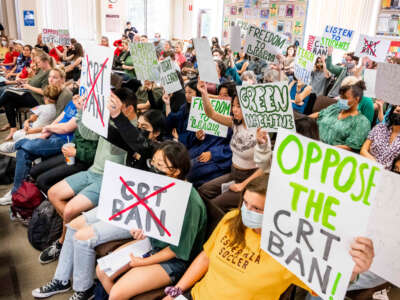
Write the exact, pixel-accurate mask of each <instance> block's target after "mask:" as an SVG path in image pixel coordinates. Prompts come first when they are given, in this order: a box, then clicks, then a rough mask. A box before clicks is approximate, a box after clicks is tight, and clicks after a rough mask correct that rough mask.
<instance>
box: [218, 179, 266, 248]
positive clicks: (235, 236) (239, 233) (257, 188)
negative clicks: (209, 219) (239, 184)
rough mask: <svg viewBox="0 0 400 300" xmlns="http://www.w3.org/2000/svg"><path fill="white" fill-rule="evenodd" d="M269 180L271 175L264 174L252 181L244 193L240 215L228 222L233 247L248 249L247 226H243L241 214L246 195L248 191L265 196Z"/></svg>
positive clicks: (241, 199) (239, 207) (240, 203)
mask: <svg viewBox="0 0 400 300" xmlns="http://www.w3.org/2000/svg"><path fill="white" fill-rule="evenodd" d="M268 180H269V174H263V175H261V176H258V177H256V178H254V179H253V180H251V181H250V182H249V183H248V184H247V185H246V187H245V188H244V190H243V191H242V194H241V196H240V202H239V206H238V209H239V212H238V214H237V215H235V216H234V217H232V218H230V219H228V220H227V221H226V224H227V225H228V228H229V229H228V231H229V234H230V236H231V237H232V242H231V246H234V245H237V246H239V247H243V246H244V247H246V241H245V239H244V238H245V231H246V226H244V224H243V221H242V212H241V207H242V205H243V195H244V193H245V192H246V191H250V192H254V193H257V194H260V195H265V194H266V192H267V185H268Z"/></svg>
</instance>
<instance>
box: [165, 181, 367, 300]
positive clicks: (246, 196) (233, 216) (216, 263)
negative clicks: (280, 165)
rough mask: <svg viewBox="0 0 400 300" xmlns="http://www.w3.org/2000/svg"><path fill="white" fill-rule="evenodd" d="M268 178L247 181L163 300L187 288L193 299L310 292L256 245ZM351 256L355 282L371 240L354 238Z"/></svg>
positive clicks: (269, 299) (364, 265) (267, 297)
mask: <svg viewBox="0 0 400 300" xmlns="http://www.w3.org/2000/svg"><path fill="white" fill-rule="evenodd" d="M268 179H269V176H268V175H266V174H265V175H263V176H259V177H256V178H254V179H252V180H251V181H250V182H249V183H248V184H247V185H246V187H245V189H244V190H243V192H242V196H241V199H240V202H239V206H238V208H237V209H235V210H233V211H231V212H229V213H228V214H226V215H225V217H224V218H223V219H222V220H221V221H220V222H219V224H218V226H217V227H216V228H215V230H214V232H213V233H212V235H211V237H210V238H209V239H208V241H207V242H206V243H205V244H204V247H203V251H202V252H201V253H200V254H199V256H197V258H196V259H195V260H194V261H193V263H192V264H191V265H190V267H189V269H188V270H187V271H186V273H185V275H184V276H183V277H182V278H181V280H179V282H178V283H177V284H176V285H175V286H174V287H171V288H168V289H166V294H167V296H166V297H164V298H163V300H172V299H173V298H174V297H176V296H177V295H182V294H183V293H184V292H187V291H189V290H190V289H191V291H190V292H188V293H186V294H185V296H186V297H188V299H194V300H203V299H235V298H236V299H241V300H247V299H265V300H276V299H279V297H280V295H281V294H283V293H284V292H285V290H286V289H287V288H288V287H289V286H290V285H291V284H295V285H298V286H300V287H302V288H304V289H306V290H310V289H309V288H308V287H307V286H306V285H305V284H304V283H303V282H302V281H300V280H299V279H298V278H297V277H296V276H295V275H294V274H293V273H291V272H290V271H289V270H288V269H286V268H285V267H284V266H283V265H281V264H280V263H279V262H277V261H276V260H275V259H274V258H273V257H272V256H270V255H269V254H267V253H266V252H264V251H263V250H261V248H260V242H261V227H262V219H263V213H264V206H265V202H266V196H265V195H266V189H267V188H266V187H267V185H268ZM349 254H350V255H351V256H352V257H353V261H354V262H355V264H356V265H355V267H354V269H353V276H352V280H355V279H356V277H357V275H358V274H360V273H362V272H365V271H367V270H368V269H369V267H370V266H371V263H372V260H373V257H374V249H373V244H372V241H371V240H370V239H368V238H362V237H359V238H356V239H355V241H354V242H353V243H352V245H351V249H350V251H349ZM228 274H229V275H228Z"/></svg>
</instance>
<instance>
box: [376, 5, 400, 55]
mask: <svg viewBox="0 0 400 300" xmlns="http://www.w3.org/2000/svg"><path fill="white" fill-rule="evenodd" d="M376 35H378V36H384V37H386V38H388V39H391V40H392V42H391V44H390V47H389V55H390V56H396V57H400V0H381V7H380V10H379V14H378V22H377V25H376ZM394 39H396V40H394Z"/></svg>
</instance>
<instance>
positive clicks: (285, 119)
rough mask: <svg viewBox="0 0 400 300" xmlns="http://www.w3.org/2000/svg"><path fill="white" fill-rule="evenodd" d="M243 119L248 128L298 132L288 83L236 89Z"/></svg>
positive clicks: (256, 85)
mask: <svg viewBox="0 0 400 300" xmlns="http://www.w3.org/2000/svg"><path fill="white" fill-rule="evenodd" d="M236 89H237V92H238V95H239V101H240V107H241V109H242V113H243V118H244V121H245V123H246V126H247V127H248V128H259V127H260V128H265V129H267V130H268V131H269V132H276V131H278V129H279V128H285V129H288V130H296V127H295V123H294V116H293V107H292V103H291V101H290V97H289V87H288V83H287V82H284V81H282V82H273V83H265V84H255V85H247V86H237V87H236Z"/></svg>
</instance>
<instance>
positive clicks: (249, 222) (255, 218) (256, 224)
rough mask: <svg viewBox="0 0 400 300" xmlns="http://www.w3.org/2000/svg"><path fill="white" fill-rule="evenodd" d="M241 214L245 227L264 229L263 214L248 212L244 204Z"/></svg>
mask: <svg viewBox="0 0 400 300" xmlns="http://www.w3.org/2000/svg"><path fill="white" fill-rule="evenodd" d="M241 212H242V222H243V225H244V226H246V227H249V228H252V229H258V228H261V227H262V221H263V216H264V215H263V214H260V213H257V212H255V211H251V210H248V209H247V207H246V205H245V204H244V202H243V205H242V207H241Z"/></svg>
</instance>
